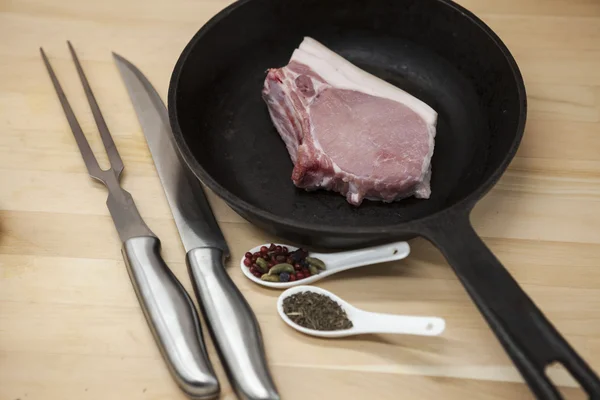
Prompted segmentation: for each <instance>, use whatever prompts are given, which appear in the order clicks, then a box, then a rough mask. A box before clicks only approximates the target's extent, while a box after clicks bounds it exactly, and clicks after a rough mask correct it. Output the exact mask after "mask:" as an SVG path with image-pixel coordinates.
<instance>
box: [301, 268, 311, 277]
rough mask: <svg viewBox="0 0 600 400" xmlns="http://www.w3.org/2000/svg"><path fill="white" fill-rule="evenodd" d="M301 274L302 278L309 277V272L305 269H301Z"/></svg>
mask: <svg viewBox="0 0 600 400" xmlns="http://www.w3.org/2000/svg"><path fill="white" fill-rule="evenodd" d="M302 273H303V274H304V276H310V271H309V270H308V269H306V268H303V269H302Z"/></svg>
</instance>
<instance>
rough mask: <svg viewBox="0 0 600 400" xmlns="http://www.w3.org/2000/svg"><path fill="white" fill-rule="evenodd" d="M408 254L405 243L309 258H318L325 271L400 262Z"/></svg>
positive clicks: (322, 254) (315, 255)
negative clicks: (322, 262) (324, 266)
mask: <svg viewBox="0 0 600 400" xmlns="http://www.w3.org/2000/svg"><path fill="white" fill-rule="evenodd" d="M409 253H410V246H409V245H408V243H406V242H394V243H388V244H384V245H381V246H373V247H367V248H363V249H358V250H350V251H341V252H336V253H313V254H312V255H311V257H313V256H314V257H317V258H320V259H321V260H323V261H324V262H325V264H326V265H327V269H349V268H353V267H357V266H361V265H370V264H376V263H382V262H387V261H394V260H401V259H403V258H406V257H407V256H408V254H409Z"/></svg>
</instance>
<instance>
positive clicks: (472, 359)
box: [0, 0, 600, 400]
mask: <svg viewBox="0 0 600 400" xmlns="http://www.w3.org/2000/svg"><path fill="white" fill-rule="evenodd" d="M460 3H462V4H464V5H465V6H466V7H467V8H469V9H471V10H472V11H474V12H475V13H476V14H477V15H479V16H480V17H481V18H482V19H483V20H484V21H486V22H487V23H488V24H489V25H490V26H491V27H492V28H493V29H494V30H496V32H497V33H498V34H499V36H500V37H501V38H502V39H503V40H504V41H505V43H506V44H507V45H508V47H509V48H510V50H511V51H512V52H513V54H514V56H515V57H516V59H517V62H518V63H519V66H520V68H521V69H522V72H523V74H524V77H525V82H526V87H527V90H528V96H529V110H530V111H529V118H528V122H527V129H526V133H525V137H524V140H523V144H522V146H521V148H520V150H519V153H518V155H517V157H516V159H515V160H514V162H513V163H512V165H511V167H510V169H509V170H508V171H507V173H506V174H505V176H504V177H503V178H502V180H501V181H500V182H499V183H498V185H497V186H496V187H495V188H494V189H493V190H492V191H491V193H489V195H487V196H486V197H485V199H483V200H482V201H481V202H480V204H479V205H478V206H477V208H476V210H475V212H474V215H473V222H474V224H475V227H476V229H477V231H478V232H479V233H480V234H481V235H482V236H483V237H484V239H485V241H486V242H487V243H488V244H489V246H491V248H492V249H493V251H494V252H495V253H496V254H497V256H498V257H499V259H500V260H501V261H502V262H503V263H505V265H506V266H507V267H508V269H509V270H510V271H511V273H512V274H513V275H514V276H515V278H516V279H517V280H518V281H519V282H520V283H521V284H522V286H523V288H524V289H525V290H526V291H527V293H529V295H530V296H531V297H532V298H533V299H534V301H536V302H537V304H538V305H539V306H540V308H541V309H542V310H543V311H544V312H545V313H546V315H547V316H548V317H549V318H550V319H551V320H552V321H553V322H554V323H555V325H556V326H557V328H558V329H559V330H560V331H561V332H562V333H563V334H564V335H565V337H566V338H567V339H568V340H569V341H570V343H571V344H572V345H573V346H574V347H575V349H576V350H577V351H578V352H580V354H581V355H582V356H584V358H585V359H586V360H587V361H588V362H590V364H591V365H592V367H593V368H595V369H596V370H600V2H598V1H597V0H571V1H568V0H527V1H523V0H485V1H483V0H462V1H460ZM226 4H227V2H226V1H225V2H223V1H218V0H196V1H192V0H172V1H160V0H104V1H78V0H14V1H11V0H0V38H2V39H1V40H0V399H1V400H17V399H20V400H34V399H42V400H69V399H78V400H79V399H99V400H106V399H117V400H119V399H131V400H133V399H152V400H159V399H183V398H184V397H183V396H182V394H181V393H180V392H179V390H178V388H177V387H176V385H175V384H174V383H173V381H172V379H171V377H170V375H169V374H168V372H167V369H166V367H165V364H164V363H163V361H162V359H161V357H160V355H159V352H158V350H157V347H156V346H155V344H154V341H153V338H152V336H151V334H150V332H149V330H148V326H147V325H146V322H145V320H144V317H143V315H142V312H141V310H140V307H139V305H138V302H137V299H136V297H135V295H134V292H133V290H132V286H131V283H130V281H129V278H128V275H127V272H126V270H125V267H124V264H123V261H122V259H121V254H120V242H119V239H118V237H117V234H116V231H115V229H114V226H113V223H112V220H111V218H110V216H109V214H108V211H107V209H106V206H105V199H106V192H105V190H104V188H103V187H101V186H99V185H97V184H95V183H94V182H93V181H91V180H90V179H89V178H88V176H87V174H86V171H85V168H84V165H83V162H82V160H81V157H80V154H79V152H78V150H77V147H76V145H75V142H74V140H73V137H72V134H71V132H70V130H69V128H68V125H67V123H66V120H65V117H64V115H63V112H62V110H61V108H60V105H59V103H58V101H57V98H56V95H55V93H54V90H53V88H52V86H51V84H50V80H49V78H48V75H47V73H46V71H45V69H44V66H43V64H42V62H41V59H40V56H39V52H38V47H39V46H43V47H44V48H45V50H46V51H47V53H48V55H49V57H50V58H51V60H52V62H53V64H54V67H55V69H56V70H57V74H58V76H59V78H60V79H61V81H62V83H63V86H64V87H65V90H66V92H67V94H68V96H69V98H70V99H71V102H72V104H73V106H74V109H75V112H76V114H77V115H78V117H79V118H80V121H81V123H82V125H83V128H84V130H85V131H86V132H88V133H89V134H90V135H89V137H90V140H91V142H92V147H93V148H94V149H95V150H96V152H97V154H100V158H101V160H102V163H103V165H105V166H106V165H107V164H106V157H105V156H104V154H103V153H101V152H100V149H101V147H100V142H99V140H98V137H97V130H96V127H95V125H94V123H93V119H92V117H91V114H90V112H89V109H88V107H87V103H86V102H85V99H84V95H83V92H82V90H81V86H80V83H79V80H78V78H77V76H76V72H75V69H74V67H73V65H72V62H71V60H70V58H69V54H68V50H67V47H66V43H65V41H66V40H67V39H70V40H72V41H73V44H74V46H75V47H76V49H77V50H78V52H79V55H80V58H81V59H82V62H83V65H84V68H85V69H86V71H87V73H88V77H89V79H90V81H91V84H92V87H93V89H94V91H95V93H96V97H97V98H98V101H99V103H100V106H101V108H102V110H103V112H104V114H105V117H106V120H107V123H108V126H109V127H110V129H111V131H112V134H113V136H114V138H115V141H116V143H117V147H118V148H119V151H120V153H121V155H122V157H123V160H124V163H125V167H126V168H125V175H124V179H123V185H124V187H125V188H126V189H127V190H129V191H130V192H131V193H132V194H133V197H134V199H135V200H136V202H137V204H138V206H139V208H140V211H141V214H142V216H143V217H144V219H145V220H146V221H147V223H148V224H149V226H150V227H151V228H152V230H154V231H155V232H156V233H157V234H158V236H159V237H160V238H161V240H162V242H163V246H164V248H163V255H164V257H165V259H166V260H167V262H168V264H169V265H170V266H171V267H172V269H173V270H174V272H175V273H176V275H177V276H178V277H179V278H180V279H181V280H182V282H183V283H184V285H185V286H186V288H187V289H188V290H190V289H191V288H190V283H189V279H188V277H187V273H186V268H185V264H184V251H183V248H182V246H181V243H180V241H179V237H178V235H177V232H176V229H175V225H174V223H173V221H172V218H171V215H170V211H169V209H168V207H167V203H166V201H165V197H164V194H163V192H162V188H161V186H160V184H159V180H158V178H157V175H156V172H155V169H154V166H153V164H152V161H151V158H150V154H149V152H148V150H147V147H146V144H145V141H144V138H143V136H142V133H141V130H140V127H139V125H138V122H137V119H136V116H135V114H134V111H133V108H132V106H131V104H130V101H129V98H128V97H127V94H126V91H125V88H124V86H123V84H122V82H121V79H120V77H119V75H118V72H117V69H116V68H115V65H114V64H113V60H112V57H111V51H112V50H114V51H116V52H118V53H121V54H122V55H124V56H126V57H127V58H128V59H130V60H131V61H133V62H134V63H135V64H137V65H138V66H139V67H140V68H141V69H142V70H143V71H144V73H145V74H146V75H147V76H148V77H149V78H150V80H151V81H152V82H153V83H154V85H155V86H156V87H157V89H158V91H159V92H160V93H161V95H162V96H163V98H164V97H165V96H166V92H167V87H168V81H169V77H170V73H171V71H172V68H173V65H174V63H175V61H176V59H177V57H178V55H179V53H180V51H181V50H182V49H183V47H184V46H185V44H186V43H187V42H188V40H189V39H190V38H191V36H192V35H193V34H194V33H195V32H196V31H197V30H198V29H199V28H200V26H201V25H202V24H203V23H204V22H205V21H207V20H208V19H209V18H210V17H211V16H212V15H214V14H215V13H216V12H218V11H219V10H220V9H222V8H223V7H225V6H226ZM211 202H212V204H213V206H214V208H215V210H216V214H217V217H218V220H219V222H220V225H221V227H222V228H223V230H224V232H225V235H226V237H227V240H228V242H229V244H230V246H231V249H232V251H233V259H234V260H235V259H238V257H240V256H241V255H242V253H243V252H244V251H245V249H247V248H249V247H252V246H254V245H256V244H258V243H261V242H267V241H270V240H272V239H273V238H272V237H269V236H268V235H266V234H264V233H262V232H261V231H259V230H257V229H256V228H254V227H252V226H251V225H249V224H248V223H246V222H244V221H243V220H242V219H241V218H240V217H238V216H237V215H236V214H235V213H234V212H232V211H231V210H230V209H228V208H227V207H226V206H225V205H224V204H223V203H222V202H221V201H220V200H219V199H216V198H215V196H214V195H212V194H211ZM411 246H412V255H411V256H410V258H409V259H406V260H404V261H402V262H397V263H393V264H388V265H381V266H375V267H372V268H369V269H363V270H359V271H353V272H347V273H344V274H343V275H340V276H337V277H333V278H330V279H327V280H325V281H322V284H321V283H319V286H322V287H324V288H327V289H329V290H332V291H333V292H335V293H337V294H338V295H340V296H341V297H342V298H346V299H348V300H351V301H352V302H353V303H355V304H356V305H358V306H360V307H363V308H365V309H368V310H372V311H378V312H392V313H407V314H410V313H419V314H433V315H439V316H442V317H444V318H446V320H447V329H446V331H445V332H444V333H443V335H442V336H441V337H436V338H416V337H401V336H391V335H380V336H375V335H373V336H365V337H360V338H352V339H345V340H331V341H328V340H320V339H316V338H309V337H306V336H302V335H300V334H298V333H296V332H293V331H292V330H290V329H288V328H287V327H286V326H284V324H283V322H282V321H280V320H279V319H278V317H277V315H276V311H275V300H276V298H277V295H278V293H279V292H276V291H270V290H265V289H262V288H259V287H257V286H256V285H254V284H253V283H250V282H249V281H248V280H247V279H246V278H244V277H243V276H242V275H241V272H240V271H239V269H238V268H237V267H236V265H235V264H236V263H235V262H231V263H230V264H229V273H230V275H231V276H232V278H233V279H234V281H235V282H236V283H237V284H238V285H239V287H240V289H241V290H242V291H243V293H244V294H245V296H246V298H247V299H248V301H249V302H250V304H251V306H252V308H253V309H254V311H255V312H256V314H257V317H258V319H259V321H260V324H261V328H262V331H263V334H264V338H265V341H266V348H267V353H268V359H269V363H270V366H271V368H272V372H273V374H274V378H275V380H276V383H277V385H278V387H279V389H280V391H281V394H282V398H284V399H371V398H375V399H400V398H402V399H441V398H444V399H465V398H468V399H511V400H520V399H529V398H531V397H532V396H531V394H530V393H529V391H528V389H527V387H526V386H525V385H524V384H523V383H522V380H521V378H520V376H519V374H518V373H517V372H516V370H515V368H514V367H513V366H512V364H511V362H510V361H509V359H508V357H507V356H506V355H505V353H504V352H503V350H502V349H501V347H500V345H499V344H498V343H497V341H496V339H495V337H494V335H493V334H492V333H491V331H490V329H489V328H488V326H487V325H486V323H485V322H484V320H483V319H482V317H481V316H480V315H479V313H478V312H477V310H476V308H475V307H474V305H473V304H472V302H471V301H470V300H469V298H468V296H467V295H466V294H465V291H464V290H463V288H462V287H461V285H460V284H459V282H458V281H457V279H456V277H455V276H454V275H453V273H452V271H451V269H450V268H449V267H448V266H447V264H446V263H445V261H444V260H443V258H442V257H441V256H440V254H439V253H438V251H437V250H435V249H434V248H433V247H432V246H431V245H430V244H428V243H426V242H425V241H423V240H418V239H417V240H414V241H412V242H411ZM209 348H210V355H211V357H212V360H213V361H214V364H215V366H216V368H217V370H218V373H219V376H220V378H221V383H222V386H223V395H222V398H223V399H233V398H234V395H233V394H232V391H231V388H230V386H229V385H228V383H227V380H226V379H225V376H224V374H223V370H222V368H221V366H220V364H219V362H218V359H217V356H216V354H215V352H214V348H213V346H212V343H209ZM552 376H553V378H554V379H555V380H556V381H557V382H559V383H560V384H561V385H563V386H564V388H565V389H564V390H565V392H566V393H568V394H569V395H572V396H573V398H584V396H583V393H582V392H580V391H579V389H577V388H573V381H572V380H571V379H570V378H569V377H568V376H567V374H566V373H564V372H563V371H561V370H553V371H552Z"/></svg>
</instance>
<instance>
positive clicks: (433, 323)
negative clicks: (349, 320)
mask: <svg viewBox="0 0 600 400" xmlns="http://www.w3.org/2000/svg"><path fill="white" fill-rule="evenodd" d="M360 319H361V320H362V322H363V324H364V326H365V330H368V331H369V332H372V333H400V334H405V335H422V336H437V335H439V334H440V333H442V332H443V331H444V329H445V328H446V321H445V320H444V319H443V318H438V317H414V316H410V315H392V314H380V313H372V312H365V313H364V314H362V315H361V316H360Z"/></svg>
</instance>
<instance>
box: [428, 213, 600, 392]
mask: <svg viewBox="0 0 600 400" xmlns="http://www.w3.org/2000/svg"><path fill="white" fill-rule="evenodd" d="M424 236H425V237H427V238H428V239H429V240H430V241H431V242H432V243H434V244H435V245H436V246H437V247H438V248H439V249H440V251H441V252H442V254H443V255H444V256H445V257H446V259H447V260H448V262H449V264H450V265H451V266H452V268H453V269H454V272H455V273H456V275H457V276H458V278H459V279H460V281H461V282H462V284H463V285H464V287H465V288H466V289H467V292H468V293H469V295H470V296H471V298H472V299H473V301H474V302H475V304H476V305H477V307H478V308H479V310H480V311H481V313H482V314H483V316H484V317H485V319H486V320H487V322H488V324H489V325H490V327H491V328H492V330H493V331H494V333H495V334H496V336H497V337H498V339H499V340H500V343H502V345H503V346H504V349H505V350H506V352H507V353H508V355H509V356H510V357H511V358H512V360H513V362H514V363H515V365H516V366H517V368H518V369H519V371H520V372H521V374H522V375H523V377H524V379H525V381H526V382H527V384H528V385H529V387H530V388H531V390H532V391H533V393H534V394H535V395H536V396H537V397H538V398H539V399H562V397H561V395H560V393H559V392H558V390H557V388H556V387H555V386H554V385H553V384H552V382H551V381H550V380H549V379H548V377H547V375H546V374H545V368H546V367H547V366H548V365H549V364H551V363H552V362H554V361H557V362H560V363H561V364H562V365H563V366H564V367H565V368H566V369H567V370H568V371H569V372H570V373H571V375H572V376H573V377H574V378H575V379H576V380H577V381H578V382H579V384H580V385H581V386H582V387H583V388H584V389H585V391H586V392H587V393H588V394H589V395H590V399H600V380H599V379H598V376H597V375H596V374H595V373H594V371H592V369H591V368H590V367H589V366H588V364H587V363H586V362H585V361H584V360H583V359H582V358H581V357H580V356H579V355H578V354H577V353H576V352H575V351H574V350H573V348H572V347H571V346H570V345H569V344H568V343H567V342H566V341H565V339H564V338H563V337H562V336H561V334H560V333H559V332H558V331H557V330H556V328H555V327H554V326H553V325H552V324H551V323H550V321H548V319H547V318H546V317H545V316H544V314H542V312H541V311H540V310H539V308H538V307H537V306H536V305H535V304H534V303H533V301H532V300H531V299H530V298H529V296H527V294H526V293H525V292H524V291H523V290H522V289H521V288H520V287H519V284H518V283H517V282H516V281H515V279H514V278H513V277H512V276H511V275H510V273H509V272H508V271H507V270H506V269H505V268H504V267H503V266H502V264H501V263H500V262H499V261H498V259H497V258H496V257H495V256H494V254H492V252H491V251H490V250H489V249H488V247H487V246H486V245H485V243H484V242H483V241H482V240H481V238H479V236H478V235H477V233H476V232H475V230H474V229H473V227H472V226H471V223H470V222H469V214H468V212H465V213H462V214H460V215H453V216H452V217H451V218H447V219H445V220H443V221H442V222H438V223H437V224H436V225H430V226H428V227H427V228H426V229H425V232H424Z"/></svg>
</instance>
